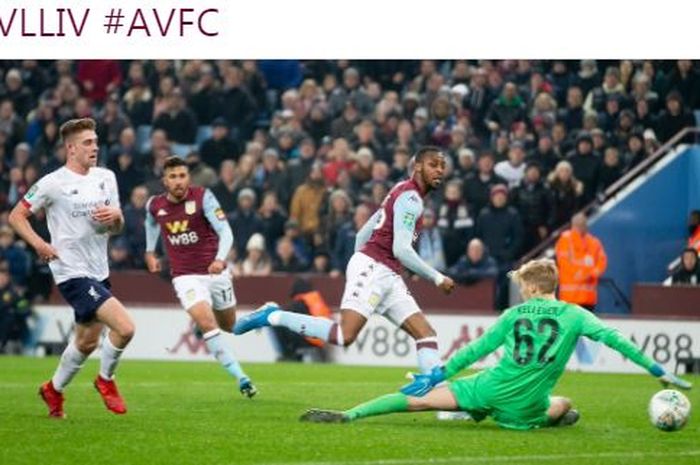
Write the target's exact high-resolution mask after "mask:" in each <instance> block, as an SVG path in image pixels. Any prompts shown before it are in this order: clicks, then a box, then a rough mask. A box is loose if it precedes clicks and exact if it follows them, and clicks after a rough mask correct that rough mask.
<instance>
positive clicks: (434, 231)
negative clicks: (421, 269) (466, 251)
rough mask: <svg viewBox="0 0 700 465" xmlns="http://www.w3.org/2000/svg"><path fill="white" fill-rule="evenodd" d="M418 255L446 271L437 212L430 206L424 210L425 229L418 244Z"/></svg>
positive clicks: (419, 237) (437, 268)
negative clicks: (436, 217)
mask: <svg viewBox="0 0 700 465" xmlns="http://www.w3.org/2000/svg"><path fill="white" fill-rule="evenodd" d="M416 248H417V250H418V255H419V256H420V258H422V259H423V260H424V261H425V262H426V263H428V264H429V265H430V266H432V267H433V268H435V269H436V270H438V271H445V269H446V268H447V266H446V264H445V249H444V247H443V245H442V236H441V235H440V230H439V229H438V228H437V226H436V224H435V212H434V211H433V210H431V209H430V208H426V209H425V210H423V229H422V230H421V232H420V235H419V236H418V242H417V244H416Z"/></svg>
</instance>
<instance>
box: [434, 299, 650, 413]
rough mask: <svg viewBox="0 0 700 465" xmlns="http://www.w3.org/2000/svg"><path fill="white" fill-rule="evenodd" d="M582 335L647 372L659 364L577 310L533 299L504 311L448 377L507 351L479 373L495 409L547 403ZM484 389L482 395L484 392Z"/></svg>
mask: <svg viewBox="0 0 700 465" xmlns="http://www.w3.org/2000/svg"><path fill="white" fill-rule="evenodd" d="M580 336H586V337H588V338H590V339H593V340H594V341H600V342H602V343H604V344H605V345H607V346H608V347H610V348H612V349H614V350H616V351H618V352H620V353H621V354H623V355H624V356H625V357H627V358H629V359H630V360H631V361H633V362H634V363H636V364H637V365H640V366H642V367H644V368H646V369H647V370H648V369H649V368H651V366H652V365H654V361H653V360H651V359H650V358H649V357H647V356H646V355H644V354H643V353H642V352H641V351H640V350H639V348H637V346H635V345H634V344H633V343H632V342H630V341H629V340H628V339H627V338H625V337H624V336H622V335H621V334H620V332H619V331H618V330H617V329H614V328H611V327H608V326H606V325H605V324H604V323H603V322H602V321H600V320H599V319H598V318H597V317H596V316H595V315H593V314H592V313H590V312H588V311H587V310H584V309H582V308H581V307H578V306H577V305H572V304H568V303H565V302H560V301H558V300H550V299H543V298H534V299H530V300H528V301H527V302H524V303H522V304H520V305H518V306H515V307H512V308H510V309H508V310H507V311H505V312H504V313H503V314H502V315H501V317H500V318H499V319H498V320H497V321H496V323H495V324H494V325H493V326H491V327H490V328H489V329H488V330H487V331H486V332H485V333H484V334H483V335H482V336H481V337H480V338H479V339H477V340H476V341H474V342H472V343H471V344H469V345H467V346H466V347H463V348H462V349H460V350H459V351H458V352H457V353H456V354H455V355H454V356H453V357H452V358H450V360H449V361H448V362H447V364H446V365H445V374H446V376H447V377H448V378H450V377H452V376H454V375H455V374H456V373H458V372H459V371H460V370H462V369H463V368H466V367H468V366H469V365H471V364H472V363H474V362H476V361H477V360H479V359H481V358H483V357H484V356H486V355H488V354H490V353H491V352H493V351H494V350H496V349H497V348H498V347H500V346H503V348H504V351H503V358H501V360H500V361H499V362H498V364H497V365H496V366H494V367H492V368H489V369H486V370H484V371H482V372H481V373H480V374H479V386H480V388H479V391H480V392H482V394H483V395H484V396H486V397H488V402H489V403H490V404H510V403H514V402H515V403H521V402H523V401H526V399H530V400H535V399H542V398H545V397H546V396H548V395H549V394H550V392H551V391H552V389H553V388H554V385H555V384H556V383H557V380H558V379H559V377H560V376H561V375H562V373H563V371H564V368H565V367H566V363H567V362H568V360H569V357H570V356H571V353H572V352H573V351H574V350H575V348H576V342H577V340H578V338H579V337H580ZM482 389H483V390H482Z"/></svg>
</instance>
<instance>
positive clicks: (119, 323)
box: [95, 297, 135, 414]
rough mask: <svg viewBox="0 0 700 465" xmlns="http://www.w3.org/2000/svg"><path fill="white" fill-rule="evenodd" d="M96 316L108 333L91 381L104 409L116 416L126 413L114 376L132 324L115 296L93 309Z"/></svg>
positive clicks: (131, 333) (128, 339)
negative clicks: (96, 370)
mask: <svg viewBox="0 0 700 465" xmlns="http://www.w3.org/2000/svg"><path fill="white" fill-rule="evenodd" d="M96 315H97V319H98V320H99V321H101V322H103V323H104V324H105V325H106V326H107V327H108V328H109V330H110V331H109V333H108V334H107V337H105V338H104V341H103V343H102V354H101V357H100V373H99V375H98V376H97V378H96V379H95V389H97V392H99V393H100V395H101V396H102V400H103V401H104V403H105V406H106V407H107V409H109V410H110V411H112V412H114V413H117V414H122V413H126V404H125V403H124V399H123V398H122V397H121V395H120V394H119V390H118V389H117V384H116V383H115V381H114V373H115V371H116V370H117V365H119V360H120V358H121V356H122V353H124V349H126V346H127V345H129V342H130V341H131V339H132V338H133V337H134V331H135V326H134V321H133V320H132V318H131V315H129V313H128V312H127V311H126V308H124V305H122V303H121V302H120V301H119V300H118V299H116V298H115V297H110V298H109V299H107V300H106V301H105V302H104V303H103V304H102V305H101V306H100V308H99V309H97V314H96Z"/></svg>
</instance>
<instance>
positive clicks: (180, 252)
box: [145, 157, 257, 397]
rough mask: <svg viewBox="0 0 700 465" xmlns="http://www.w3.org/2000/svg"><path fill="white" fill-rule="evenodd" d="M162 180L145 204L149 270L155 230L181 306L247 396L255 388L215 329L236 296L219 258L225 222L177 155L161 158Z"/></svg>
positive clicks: (225, 322)
mask: <svg viewBox="0 0 700 465" xmlns="http://www.w3.org/2000/svg"><path fill="white" fill-rule="evenodd" d="M163 185H164V186H165V190H166V192H165V193H164V194H161V195H157V196H154V197H151V198H150V199H149V200H148V204H147V206H146V257H145V260H146V266H147V267H148V270H149V271H150V272H151V273H158V272H160V271H161V264H160V260H159V259H158V257H156V254H155V249H156V244H157V242H158V237H159V235H160V237H161V238H162V239H163V244H164V246H165V251H166V253H167V255H168V259H169V260H170V270H171V274H172V276H173V281H172V282H173V287H174V288H175V292H176V294H177V297H178V299H179V300H180V303H181V304H182V307H183V308H184V309H185V310H187V313H189V314H190V316H191V317H192V319H193V320H194V322H195V323H196V324H197V326H198V327H199V329H200V330H201V331H202V333H203V334H204V341H205V343H206V345H207V349H209V352H211V354H212V355H214V357H216V359H217V360H218V361H219V363H221V365H223V367H224V368H225V369H226V371H228V372H229V373H230V374H231V375H233V376H235V377H236V378H237V379H238V385H239V389H240V391H241V394H243V395H246V396H248V397H253V396H254V395H255V394H256V393H257V389H256V388H255V386H254V385H253V383H251V381H250V378H248V376H246V374H245V372H244V371H243V369H242V368H241V366H240V364H239V363H238V361H237V360H236V358H235V357H234V355H233V350H232V349H231V347H230V346H228V345H227V344H226V341H225V340H224V338H223V335H222V334H221V330H222V329H223V330H224V331H229V332H230V331H231V328H232V327H233V324H234V322H235V321H236V308H235V307H236V296H235V295H234V293H233V284H232V281H231V272H230V270H229V269H228V268H227V267H226V261H225V259H226V255H228V252H229V250H230V249H231V246H232V245H233V233H232V232H231V227H230V226H229V224H228V222H227V221H226V216H225V215H224V212H223V210H222V209H221V207H220V206H219V202H218V201H217V200H216V198H215V197H214V195H213V194H212V193H211V191H210V190H209V189H205V188H202V187H195V186H190V173H189V170H188V167H187V164H186V163H185V162H184V161H183V160H182V159H180V158H177V157H170V158H168V160H167V161H166V162H165V165H164V168H163ZM212 309H213V311H212Z"/></svg>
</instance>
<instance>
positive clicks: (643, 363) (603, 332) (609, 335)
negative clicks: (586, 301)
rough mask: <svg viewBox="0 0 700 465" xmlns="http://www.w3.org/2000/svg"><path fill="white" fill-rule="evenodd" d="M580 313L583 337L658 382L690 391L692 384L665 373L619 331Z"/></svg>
mask: <svg viewBox="0 0 700 465" xmlns="http://www.w3.org/2000/svg"><path fill="white" fill-rule="evenodd" d="M581 312H583V318H584V320H583V324H582V328H581V329H582V331H581V332H582V334H583V335H584V336H586V337H589V338H591V339H593V340H594V341H600V342H602V343H603V344H605V345H606V346H608V347H610V348H611V349H613V350H615V351H617V352H619V353H621V354H622V355H624V356H625V357H627V358H628V359H630V360H631V361H633V362H634V363H636V364H637V365H639V366H640V367H642V368H644V369H645V370H647V371H648V372H649V373H650V374H651V375H653V376H655V377H657V378H659V380H660V381H661V382H662V383H664V384H674V385H676V386H678V387H679V388H681V389H690V388H691V387H692V384H690V383H689V382H687V381H685V380H683V379H681V378H678V377H677V376H675V375H674V374H672V373H668V372H666V370H665V369H664V368H663V367H662V366H661V365H659V364H658V363H656V362H654V361H653V360H652V359H651V358H649V357H647V356H646V355H644V353H643V352H642V351H641V350H640V349H639V347H637V346H636V345H634V344H633V343H632V341H630V340H629V339H627V338H626V337H624V336H623V335H622V334H620V331H618V330H617V329H615V328H611V327H609V326H606V325H605V324H604V323H603V322H602V321H600V319H598V317H596V316H595V315H593V314H592V313H590V312H588V311H585V310H581Z"/></svg>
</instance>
